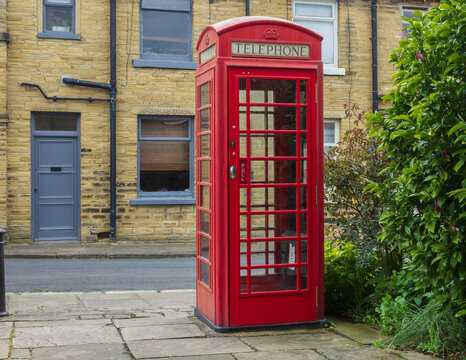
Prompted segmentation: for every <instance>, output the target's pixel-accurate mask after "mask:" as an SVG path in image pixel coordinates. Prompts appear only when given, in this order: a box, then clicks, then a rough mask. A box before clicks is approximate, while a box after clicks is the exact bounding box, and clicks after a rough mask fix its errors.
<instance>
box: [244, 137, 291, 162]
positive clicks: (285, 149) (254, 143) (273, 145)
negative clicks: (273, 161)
mask: <svg viewBox="0 0 466 360" xmlns="http://www.w3.org/2000/svg"><path fill="white" fill-rule="evenodd" d="M251 156H252V157H266V156H296V135H295V134H251Z"/></svg>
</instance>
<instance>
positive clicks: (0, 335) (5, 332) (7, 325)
mask: <svg viewBox="0 0 466 360" xmlns="http://www.w3.org/2000/svg"><path fill="white" fill-rule="evenodd" d="M12 327H13V323H12V322H1V323H0V339H9V338H10V335H11V328H12Z"/></svg>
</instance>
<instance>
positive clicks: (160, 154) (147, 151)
mask: <svg viewBox="0 0 466 360" xmlns="http://www.w3.org/2000/svg"><path fill="white" fill-rule="evenodd" d="M139 168H140V170H145V171H148V170H159V171H172V170H176V171H180V170H189V142H187V141H140V142H139Z"/></svg>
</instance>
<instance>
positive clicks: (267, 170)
mask: <svg viewBox="0 0 466 360" xmlns="http://www.w3.org/2000/svg"><path fill="white" fill-rule="evenodd" d="M251 182H253V183H295V182H296V161H289V160H268V161H264V160H257V161H251Z"/></svg>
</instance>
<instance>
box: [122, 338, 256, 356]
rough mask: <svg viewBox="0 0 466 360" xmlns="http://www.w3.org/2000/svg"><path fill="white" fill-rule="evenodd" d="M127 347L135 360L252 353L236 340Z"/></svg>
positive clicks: (151, 342)
mask: <svg viewBox="0 0 466 360" xmlns="http://www.w3.org/2000/svg"><path fill="white" fill-rule="evenodd" d="M127 345H128V347H129V349H130V351H131V353H132V354H133V356H134V357H135V358H136V359H146V358H160V357H162V358H163V357H170V356H173V357H175V356H195V355H213V354H229V353H240V352H249V351H252V350H251V348H250V347H248V346H247V345H245V344H244V343H242V342H241V341H240V340H238V339H236V338H195V339H169V340H138V341H129V342H127Z"/></svg>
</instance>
